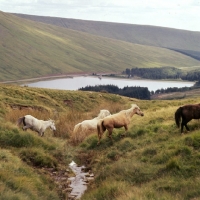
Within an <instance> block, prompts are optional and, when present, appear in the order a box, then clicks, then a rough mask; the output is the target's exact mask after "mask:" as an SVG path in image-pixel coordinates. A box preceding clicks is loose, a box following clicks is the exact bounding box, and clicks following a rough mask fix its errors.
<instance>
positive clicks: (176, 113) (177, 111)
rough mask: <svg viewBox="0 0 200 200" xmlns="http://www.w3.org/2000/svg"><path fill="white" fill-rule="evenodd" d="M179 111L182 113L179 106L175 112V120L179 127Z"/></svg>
mask: <svg viewBox="0 0 200 200" xmlns="http://www.w3.org/2000/svg"><path fill="white" fill-rule="evenodd" d="M181 113H182V107H179V108H178V109H177V110H176V112H175V122H176V125H177V126H178V127H180V119H181Z"/></svg>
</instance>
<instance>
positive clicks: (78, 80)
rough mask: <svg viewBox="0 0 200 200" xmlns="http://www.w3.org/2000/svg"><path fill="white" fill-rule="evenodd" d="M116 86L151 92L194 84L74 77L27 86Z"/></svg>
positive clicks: (53, 87) (64, 87)
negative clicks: (138, 87)
mask: <svg viewBox="0 0 200 200" xmlns="http://www.w3.org/2000/svg"><path fill="white" fill-rule="evenodd" d="M109 84H110V85H116V86H118V87H119V88H123V87H126V86H129V87H131V86H140V87H148V89H149V91H156V90H158V89H162V88H163V89H166V88H169V87H178V88H181V87H185V86H186V87H191V86H193V85H194V82H188V81H163V80H143V79H140V80H134V79H117V78H106V77H102V78H101V79H100V78H98V77H91V76H88V77H82V76H80V77H74V78H63V79H55V80H46V81H39V82H35V83H30V84H27V85H28V86H30V87H40V88H51V89H61V90H78V89H79V88H81V87H86V86H95V85H109Z"/></svg>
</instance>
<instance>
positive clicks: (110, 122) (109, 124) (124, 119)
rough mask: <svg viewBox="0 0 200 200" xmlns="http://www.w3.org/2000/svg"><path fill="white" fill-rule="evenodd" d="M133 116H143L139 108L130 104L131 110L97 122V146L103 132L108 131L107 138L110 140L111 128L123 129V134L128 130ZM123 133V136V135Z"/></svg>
mask: <svg viewBox="0 0 200 200" xmlns="http://www.w3.org/2000/svg"><path fill="white" fill-rule="evenodd" d="M134 114H137V115H140V116H144V114H143V112H142V111H141V110H140V108H139V107H138V106H137V105H136V104H132V105H131V108H129V109H128V110H122V111H120V112H119V113H116V114H113V115H110V116H108V117H105V118H104V119H102V120H99V122H98V123H97V131H98V138H99V141H98V143H97V144H99V143H100V139H101V137H102V134H103V133H104V132H105V130H106V129H107V130H108V133H109V135H108V137H109V138H110V139H111V140H112V131H113V128H121V127H124V128H125V133H126V132H127V130H128V124H129V123H130V121H131V118H132V116H133V115H134ZM125 133H124V134H123V135H125Z"/></svg>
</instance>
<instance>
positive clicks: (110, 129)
mask: <svg viewBox="0 0 200 200" xmlns="http://www.w3.org/2000/svg"><path fill="white" fill-rule="evenodd" d="M112 131H113V128H109V129H108V137H109V138H110V139H111V141H112V142H113V138H112Z"/></svg>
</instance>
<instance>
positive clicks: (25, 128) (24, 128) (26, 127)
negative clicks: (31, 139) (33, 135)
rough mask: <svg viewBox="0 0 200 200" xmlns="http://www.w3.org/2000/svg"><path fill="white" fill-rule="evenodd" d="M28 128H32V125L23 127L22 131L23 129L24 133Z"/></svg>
mask: <svg viewBox="0 0 200 200" xmlns="http://www.w3.org/2000/svg"><path fill="white" fill-rule="evenodd" d="M28 128H31V125H26V126H23V127H22V129H23V130H24V131H26V130H27V129H28Z"/></svg>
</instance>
